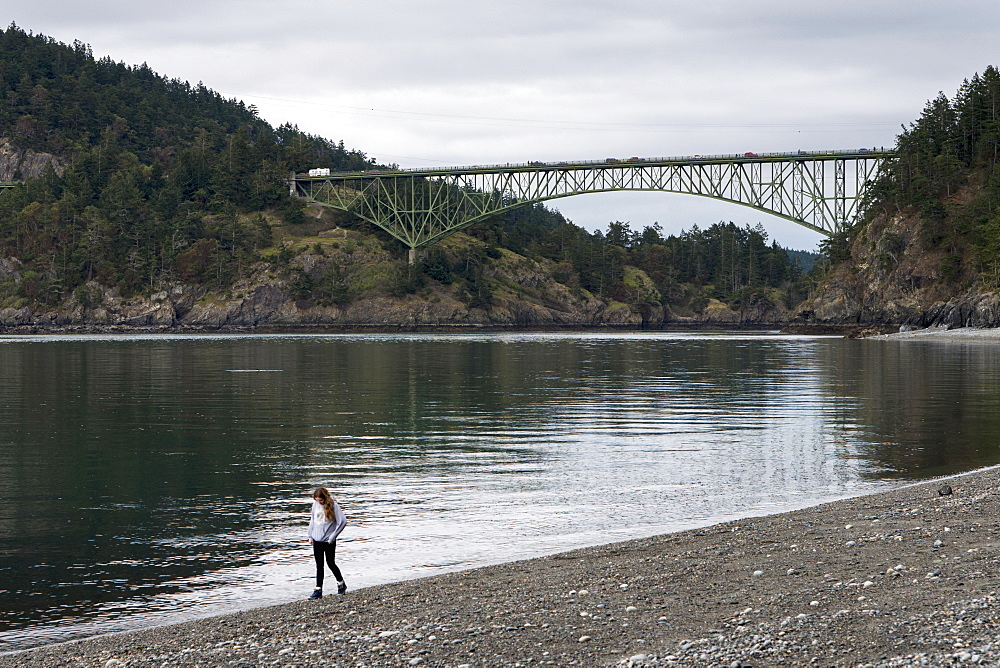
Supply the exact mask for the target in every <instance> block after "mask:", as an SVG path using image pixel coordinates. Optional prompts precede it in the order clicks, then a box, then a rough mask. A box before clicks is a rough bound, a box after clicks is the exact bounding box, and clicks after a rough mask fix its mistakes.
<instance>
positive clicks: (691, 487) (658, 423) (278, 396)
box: [0, 333, 1000, 649]
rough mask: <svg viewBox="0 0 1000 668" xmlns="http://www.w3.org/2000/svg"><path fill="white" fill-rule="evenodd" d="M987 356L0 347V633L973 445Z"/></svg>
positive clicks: (261, 599)
mask: <svg viewBox="0 0 1000 668" xmlns="http://www.w3.org/2000/svg"><path fill="white" fill-rule="evenodd" d="M996 354H997V353H996V352H995V351H994V350H992V349H991V348H988V347H983V346H979V347H978V348H977V349H972V348H969V349H965V348H964V347H962V346H934V345H927V344H912V343H908V344H907V345H896V344H886V343H884V342H870V341H869V342H865V341H845V340H841V339H832V338H810V337H791V336H779V335H774V334H767V333H756V334H729V335H705V334H666V333H655V334H654V333H650V334H643V333H629V334H496V335H440V334H439V335H395V336H393V335H339V336H338V335H334V336H259V337H254V336H245V337H243V336H215V337H212V336H203V337H199V336H191V337H186V336H169V337H157V336H147V337H119V338H110V337H60V338H57V337H23V338H7V339H2V338H0V374H2V380H3V382H2V384H0V499H2V503H0V548H2V549H0V588H2V590H0V595H2V598H3V603H4V604H3V605H2V606H0V649H4V648H6V649H10V648H14V647H19V646H27V645H31V644H39V643H42V642H48V641H52V640H56V639H64V638H68V637H73V636H76V635H81V634H91V633H96V632H100V631H106V630H116V629H121V628H128V627H130V626H140V625H148V624H149V623H159V622H165V621H172V620H175V619H178V618H188V617H192V616H198V615H204V614H213V613H217V612H220V611H222V610H225V609H232V608H237V607H247V606H251V605H261V604H265V603H269V602H279V601H285V600H291V599H295V598H300V597H301V596H303V595H305V594H306V593H308V590H309V588H310V582H309V575H310V565H309V559H310V558H311V555H310V553H309V552H308V550H307V548H306V546H305V543H304V525H305V519H306V518H305V509H306V506H307V500H308V496H309V494H310V493H311V490H312V488H313V487H314V486H316V485H318V484H324V485H327V486H330V487H331V488H333V489H334V490H335V491H336V493H337V494H338V495H339V496H340V498H341V503H342V505H343V507H344V509H345V511H346V512H347V513H348V516H349V519H350V526H349V528H348V530H347V531H346V532H345V534H344V536H343V546H342V548H341V549H340V550H338V561H341V562H342V568H343V569H344V571H345V573H346V574H348V578H349V579H350V580H351V585H352V587H357V586H362V585H365V584H373V583H376V582H385V581H390V580H395V579H401V578H406V577H414V576H419V575H425V574H430V573H433V572H438V571H441V570H452V569H456V568H462V567H467V566H472V565H478V564H484V563H493V562H496V561H502V560H508V559H514V558H521V557H525V556H531V555H534V554H541V553H546V552H553V551H557V550H561V549H566V548H569V547H573V546H578V545H585V544H594V543H603V542H608V541H611V540H616V539H619V538H624V537H628V536H637V535H648V534H652V533H656V532H660V531H667V530H671V529H677V528H681V527H686V526H693V525H696V524H705V523H709V522H711V521H715V520H718V519H722V518H724V517H732V516H740V515H747V514H754V513H762V512H768V511H773V510H777V509H783V508H788V507H794V506H797V505H804V504H807V503H810V502H813V501H817V500H822V499H826V498H831V497H835V496H841V495H845V494H850V493H857V492H859V491H863V490H865V489H868V488H870V487H871V486H872V485H875V484H878V483H879V481H881V480H884V479H886V478H888V477H893V476H903V477H921V476H928V475H934V474H938V473H943V472H947V471H953V470H958V469H962V468H969V467H972V466H977V465H982V464H988V463H994V462H996V461H997V460H998V458H1000V457H998V452H997V446H996V445H995V444H994V440H995V439H994V438H993V436H994V435H995V434H997V429H996V427H997V425H996V421H997V420H998V419H1000V417H998V412H997V410H996V409H997V406H998V402H1000V396H998V390H997V383H996V377H995V369H996V366H997V365H996V362H997V360H996Z"/></svg>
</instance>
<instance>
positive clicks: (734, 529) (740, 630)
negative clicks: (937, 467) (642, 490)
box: [0, 468, 1000, 668]
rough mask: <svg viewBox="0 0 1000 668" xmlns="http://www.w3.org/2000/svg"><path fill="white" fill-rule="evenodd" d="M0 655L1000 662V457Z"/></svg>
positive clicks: (175, 661)
mask: <svg viewBox="0 0 1000 668" xmlns="http://www.w3.org/2000/svg"><path fill="white" fill-rule="evenodd" d="M945 482H947V484H948V485H950V487H951V488H952V490H953V493H952V494H950V495H940V494H939V488H940V487H941V485H942V481H934V482H927V483H921V484H916V485H907V486H900V487H899V488H896V489H893V490H890V491H887V492H882V493H878V494H874V495H870V496H863V497H857V498H852V499H845V500H840V501H835V502H832V503H827V504H823V505H820V506H815V507H812V508H806V509H802V510H797V511H793V512H788V513H781V514H777V515H771V516H766V517H755V518H748V519H743V520H737V521H731V522H725V523H722V524H718V525H715V526H711V527H706V528H702V529H694V530H689V531H683V532H679V533H673V534H667V535H662V536H654V537H651V538H644V539H638V540H630V541H626V542H622V543H615V544H611V545H603V546H598V547H590V548H584V549H578V550H574V551H571V552H566V553H562V554H556V555H552V556H548V557H542V558H537V559H530V560H526V561H518V562H512V563H507V564H501V565H496V566H487V567H484V568H478V569H474V570H469V571H463V572H458V573H451V574H446V575H440V576H434V577H430V578H423V579H420V580H411V581H407V582H400V583H393V584H387V585H379V586H375V587H369V588H366V589H360V590H357V591H350V592H348V593H347V595H345V596H336V595H334V596H327V597H324V598H322V599H320V600H317V601H306V600H303V601H299V602H295V603H290V604H286V605H279V606H274V607H268V608H259V609H256V610H249V611H244V612H239V613H234V614H229V615H224V616H220V617H213V618H209V619H202V620H196V621H191V622H185V623H182V624H177V625H172V626H164V627H159V628H153V629H149V630H144V631H138V632H130V633H122V634H116V635H110V636H102V637H97V638H90V639H85V640H80V641H75V642H70V643H63V644H58V645H50V646H46V647H41V648H36V649H32V650H27V651H24V652H18V653H13V654H7V655H2V656H0V668H4V667H8V666H88V667H90V666H105V667H107V668H111V667H114V666H122V667H124V666H181V665H184V666H187V665H190V666H195V665H201V666H271V665H273V666H298V667H305V666H316V665H322V666H345V667H346V666H352V667H353V666H410V665H413V666H416V665H420V666H427V667H430V666H435V667H437V666H440V667H444V666H450V667H451V668H459V667H463V668H464V667H468V668H475V667H477V666H535V665H556V666H572V665H575V666H614V665H622V666H632V667H635V666H651V667H652V666H656V667H661V666H671V667H672V666H726V667H739V668H746V667H748V666H753V667H754V668H759V667H761V666H873V667H874V666H925V665H928V666H937V665H941V666H944V665H947V666H951V665H956V664H960V665H964V664H970V665H975V664H982V665H997V664H1000V569H998V568H997V565H998V563H1000V522H998V520H1000V469H997V468H989V469H983V470H980V471H975V472H972V473H967V474H963V475H959V476H954V477H952V478H949V479H948V480H947V481H945Z"/></svg>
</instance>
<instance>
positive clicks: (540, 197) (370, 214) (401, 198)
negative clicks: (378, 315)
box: [289, 149, 895, 249]
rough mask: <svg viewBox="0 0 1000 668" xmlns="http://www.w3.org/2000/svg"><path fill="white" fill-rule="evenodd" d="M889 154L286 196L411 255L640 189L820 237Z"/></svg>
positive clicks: (336, 177)
mask: <svg viewBox="0 0 1000 668" xmlns="http://www.w3.org/2000/svg"><path fill="white" fill-rule="evenodd" d="M893 157H895V153H894V152H893V151H887V150H867V149H860V150H850V151H809V152H805V151H798V152H796V153H762V154H755V153H746V154H743V155H710V156H699V155H696V156H688V157H676V158H629V159H626V160H619V159H614V158H608V159H606V160H601V161H582V162H560V163H551V162H550V163H539V162H531V163H526V164H517V165H513V164H508V165H482V166H473V167H449V168H440V169H399V170H391V171H389V170H383V171H379V170H371V171H368V172H350V173H338V174H330V175H324V176H306V175H304V174H298V175H293V176H292V178H291V180H290V184H289V185H290V192H291V194H292V195H294V196H298V197H302V198H304V199H306V200H308V201H310V202H314V203H316V204H320V205H322V206H327V207H332V208H335V209H341V210H343V211H348V212H350V213H353V214H355V215H357V216H358V217H360V218H362V219H364V220H367V221H369V222H371V223H373V224H375V225H378V226H379V227H381V228H382V229H384V230H385V231H386V232H388V233H389V234H391V235H392V236H394V237H395V238H397V239H399V240H400V241H401V242H403V243H404V244H405V245H406V246H408V247H409V248H411V249H417V248H425V247H427V246H430V245H431V244H433V243H435V242H436V241H439V240H440V239H442V238H444V237H446V236H448V235H449V234H452V233H454V232H457V231H459V230H461V229H463V228H465V227H468V226H470V225H474V224H475V223H477V222H480V221H482V220H484V219H486V218H489V217H490V216H493V215H495V214H497V213H499V212H501V211H505V210H507V209H512V208H515V207H518V206H523V205H525V204H529V203H533V202H544V201H547V200H552V199H557V198H561V197H571V196H573V195H583V194H586V193H597V192H612V191H620V190H643V191H658V192H670V193H683V194H689V195H698V196H701V197H710V198H713V199H719V200H723V201H726V202H733V203H734V204H740V205H743V206H749V207H751V208H754V209H757V210H759V211H763V212H766V213H769V214H773V215H775V216H779V217H781V218H785V219H787V220H791V221H793V222H795V223H798V224H799V225H802V226H804V227H808V228H809V229H811V230H815V231H817V232H820V233H821V234H825V235H831V234H834V233H835V232H838V231H839V230H841V229H843V227H844V226H845V225H848V224H850V223H851V222H853V221H854V220H855V219H856V218H857V216H858V214H859V213H860V203H861V201H862V199H863V197H864V193H865V189H866V187H867V184H868V183H870V182H871V180H872V179H873V178H874V177H875V175H876V174H877V173H878V170H879V169H880V168H881V167H882V165H883V164H884V163H885V162H886V161H887V160H890V159H891V158H893Z"/></svg>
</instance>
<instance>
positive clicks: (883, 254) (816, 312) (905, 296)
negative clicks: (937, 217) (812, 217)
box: [796, 212, 1000, 329]
mask: <svg viewBox="0 0 1000 668" xmlns="http://www.w3.org/2000/svg"><path fill="white" fill-rule="evenodd" d="M924 224H925V221H924V220H923V219H922V218H921V216H920V215H919V214H917V213H914V212H910V213H901V214H897V215H894V216H890V217H883V218H879V219H876V220H874V221H873V222H872V223H870V224H869V225H867V227H866V228H865V229H864V230H863V232H862V233H861V234H860V235H859V236H858V237H857V238H856V239H855V240H854V242H853V243H852V245H851V257H850V259H849V260H848V261H846V262H843V263H841V264H840V265H839V266H837V267H836V268H835V269H834V270H833V271H832V272H831V273H830V275H829V276H828V277H827V278H826V279H825V280H824V281H823V283H822V284H821V285H820V286H819V287H818V288H817V290H816V291H815V294H814V295H813V296H812V297H810V298H809V299H808V300H806V301H805V302H803V303H802V304H801V305H800V306H799V307H798V308H797V309H796V321H798V322H806V323H813V324H831V325H848V324H853V325H869V326H877V327H880V328H883V329H887V328H894V327H898V328H901V329H914V328H924V327H948V328H954V327H1000V295H998V294H997V292H996V291H995V290H993V289H990V288H987V287H984V286H983V284H982V283H981V281H980V280H979V279H980V277H979V275H978V272H977V270H976V267H975V256H974V253H973V252H972V250H971V249H970V248H969V247H968V246H967V245H956V246H954V247H952V248H947V249H943V248H932V249H927V248H926V247H925V244H924V243H922V240H921V233H922V228H923V226H924Z"/></svg>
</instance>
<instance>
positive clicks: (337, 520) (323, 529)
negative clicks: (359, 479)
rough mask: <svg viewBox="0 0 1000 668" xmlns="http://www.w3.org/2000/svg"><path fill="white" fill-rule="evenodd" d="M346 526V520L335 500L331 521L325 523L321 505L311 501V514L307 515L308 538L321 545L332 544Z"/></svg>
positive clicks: (324, 512) (324, 514)
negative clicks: (321, 543)
mask: <svg viewBox="0 0 1000 668" xmlns="http://www.w3.org/2000/svg"><path fill="white" fill-rule="evenodd" d="M345 526H347V518H346V517H344V511H342V510H341V509H340V506H339V505H338V504H337V500H336V499H334V500H333V521H332V522H327V521H326V511H325V510H324V509H323V504H321V503H320V502H319V501H313V504H312V512H311V513H310V515H309V538H310V539H312V540H314V541H320V542H323V543H332V542H333V541H335V540H337V536H339V535H340V532H341V531H343V530H344V527H345Z"/></svg>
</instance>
